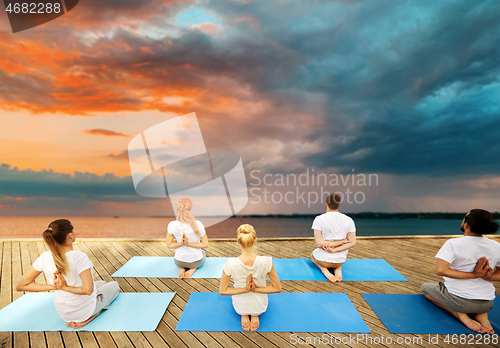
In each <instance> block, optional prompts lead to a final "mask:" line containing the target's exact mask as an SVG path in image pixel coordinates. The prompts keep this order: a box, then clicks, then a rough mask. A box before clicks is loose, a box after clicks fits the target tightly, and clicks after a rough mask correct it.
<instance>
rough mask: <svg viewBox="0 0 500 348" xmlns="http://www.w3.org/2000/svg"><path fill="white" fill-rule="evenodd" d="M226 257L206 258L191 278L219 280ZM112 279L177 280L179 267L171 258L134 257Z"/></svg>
mask: <svg viewBox="0 0 500 348" xmlns="http://www.w3.org/2000/svg"><path fill="white" fill-rule="evenodd" d="M227 259H228V257H207V258H205V262H204V263H203V265H202V266H201V267H200V268H197V269H196V272H194V274H193V275H192V276H191V278H220V277H221V276H222V267H223V266H224V264H225V263H226V261H227ZM112 277H134V278H178V277H179V267H177V266H176V265H175V263H174V258H173V257H158V256H153V257H152V256H134V257H132V258H131V259H130V260H128V261H127V263H126V264H124V265H123V266H122V267H120V269H119V270H118V271H116V272H115V273H114V274H113V275H112Z"/></svg>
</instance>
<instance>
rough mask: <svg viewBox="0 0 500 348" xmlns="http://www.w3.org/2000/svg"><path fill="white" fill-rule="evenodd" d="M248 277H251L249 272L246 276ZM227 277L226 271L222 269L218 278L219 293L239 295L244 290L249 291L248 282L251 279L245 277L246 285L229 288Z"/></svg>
mask: <svg viewBox="0 0 500 348" xmlns="http://www.w3.org/2000/svg"><path fill="white" fill-rule="evenodd" d="M248 277H249V279H251V274H250V275H249V276H248ZM230 278H231V277H229V276H228V275H227V274H226V272H224V271H222V277H221V278H220V285H219V294H221V295H239V294H244V293H245V292H249V291H250V284H249V283H251V281H250V282H249V280H248V279H247V286H246V287H244V288H231V287H230V286H229V279H230Z"/></svg>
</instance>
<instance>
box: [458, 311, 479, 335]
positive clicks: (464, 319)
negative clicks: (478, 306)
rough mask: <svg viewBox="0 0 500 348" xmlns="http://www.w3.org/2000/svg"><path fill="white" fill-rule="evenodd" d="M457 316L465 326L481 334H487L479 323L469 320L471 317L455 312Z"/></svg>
mask: <svg viewBox="0 0 500 348" xmlns="http://www.w3.org/2000/svg"><path fill="white" fill-rule="evenodd" d="M455 313H456V314H455V316H456V317H457V318H458V320H460V321H461V322H462V323H463V324H464V325H465V326H467V327H468V328H469V329H471V330H473V331H476V332H479V333H485V332H486V331H485V328H484V327H483V326H482V325H481V324H480V323H479V322H477V321H475V320H473V319H471V318H469V316H468V315H467V314H465V313H458V312H455Z"/></svg>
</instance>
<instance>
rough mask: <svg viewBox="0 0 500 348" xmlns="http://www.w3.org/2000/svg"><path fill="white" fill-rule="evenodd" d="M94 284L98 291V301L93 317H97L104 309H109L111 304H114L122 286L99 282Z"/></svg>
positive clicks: (114, 283) (115, 283)
mask: <svg viewBox="0 0 500 348" xmlns="http://www.w3.org/2000/svg"><path fill="white" fill-rule="evenodd" d="M94 283H95V287H96V291H97V301H96V305H95V311H94V314H92V315H96V314H97V313H99V312H100V311H101V310H103V309H108V308H109V304H110V303H111V302H113V300H114V299H115V298H116V296H118V293H119V292H120V286H119V285H118V283H117V282H114V281H113V282H109V283H106V282H105V281H102V280H97V281H95V282H94Z"/></svg>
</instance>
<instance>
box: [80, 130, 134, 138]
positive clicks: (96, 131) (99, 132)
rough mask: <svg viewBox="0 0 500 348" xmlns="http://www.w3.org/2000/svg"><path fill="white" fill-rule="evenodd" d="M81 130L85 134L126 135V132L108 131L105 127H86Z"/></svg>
mask: <svg viewBox="0 0 500 348" xmlns="http://www.w3.org/2000/svg"><path fill="white" fill-rule="evenodd" d="M83 132H84V133H86V134H92V135H105V136H108V137H128V135H127V134H123V133H117V132H114V131H110V130H107V129H87V130H84V131H83Z"/></svg>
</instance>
